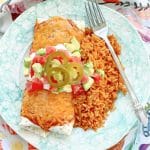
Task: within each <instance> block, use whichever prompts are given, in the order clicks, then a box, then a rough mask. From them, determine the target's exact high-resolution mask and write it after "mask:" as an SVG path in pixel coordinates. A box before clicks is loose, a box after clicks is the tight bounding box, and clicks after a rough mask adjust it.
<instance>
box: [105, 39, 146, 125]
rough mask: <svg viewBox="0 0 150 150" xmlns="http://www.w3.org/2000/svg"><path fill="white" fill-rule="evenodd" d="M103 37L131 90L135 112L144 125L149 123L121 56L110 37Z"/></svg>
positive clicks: (128, 88) (129, 90)
mask: <svg viewBox="0 0 150 150" xmlns="http://www.w3.org/2000/svg"><path fill="white" fill-rule="evenodd" d="M103 39H104V40H105V42H106V44H107V46H108V48H109V50H110V52H111V55H112V57H113V59H114V61H115V63H116V65H117V67H118V70H119V72H120V74H121V76H122V78H123V80H124V82H125V85H126V87H127V90H128V92H129V95H130V96H131V99H132V102H133V106H134V110H135V113H136V114H137V116H138V118H139V119H140V121H141V122H142V123H143V125H147V123H148V118H147V116H146V113H145V111H144V109H143V107H142V105H141V104H140V102H139V100H138V98H137V96H136V94H135V92H134V90H133V88H132V86H131V84H130V82H129V80H128V78H127V76H126V74H125V72H124V70H123V68H122V66H121V63H120V61H119V58H118V57H117V55H116V53H115V51H114V49H113V47H112V46H111V44H110V41H109V40H108V38H107V37H103Z"/></svg>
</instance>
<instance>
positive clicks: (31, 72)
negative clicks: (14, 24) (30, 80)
mask: <svg viewBox="0 0 150 150" xmlns="http://www.w3.org/2000/svg"><path fill="white" fill-rule="evenodd" d="M30 75H31V77H33V76H34V71H33V68H32V67H31V69H30Z"/></svg>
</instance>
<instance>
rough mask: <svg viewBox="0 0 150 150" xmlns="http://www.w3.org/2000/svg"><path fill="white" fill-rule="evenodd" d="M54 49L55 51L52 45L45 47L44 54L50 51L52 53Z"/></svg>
mask: <svg viewBox="0 0 150 150" xmlns="http://www.w3.org/2000/svg"><path fill="white" fill-rule="evenodd" d="M55 51H56V49H55V47H52V46H47V47H46V55H49V54H50V53H53V52H55Z"/></svg>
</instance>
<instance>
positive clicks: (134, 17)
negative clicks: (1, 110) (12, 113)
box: [0, 0, 150, 150]
mask: <svg viewBox="0 0 150 150" xmlns="http://www.w3.org/2000/svg"><path fill="white" fill-rule="evenodd" d="M40 1H42V0H12V1H11V3H9V4H8V5H7V6H5V8H4V10H3V11H5V14H1V13H0V37H1V36H2V34H3V33H4V32H5V31H6V30H7V28H8V27H9V25H10V24H11V22H12V21H13V20H14V19H15V18H16V17H17V16H18V15H20V13H22V12H23V11H24V10H25V9H27V8H28V7H30V6H32V5H34V4H35V3H37V2H40ZM110 1H111V0H105V1H101V0H100V3H102V4H106V2H110ZM112 1H115V0H112ZM112 1H111V2H112ZM0 2H1V0H0ZM122 3H123V4H126V3H127V2H125V1H123V2H122ZM123 4H122V5H121V2H119V3H118V5H119V7H118V5H116V4H113V3H109V4H106V5H108V6H109V7H111V8H114V9H116V10H117V11H119V12H120V13H122V14H124V15H125V16H126V17H127V18H128V19H129V20H130V21H131V22H132V23H133V25H134V26H135V27H136V29H137V30H138V32H139V33H140V35H141V37H142V39H143V41H144V44H145V48H146V50H147V53H148V55H149V61H150V9H148V7H147V5H145V8H143V9H142V10H141V9H140V11H139V10H138V9H134V8H133V7H121V6H124V5H123ZM133 4H134V3H133ZM146 4H147V3H146ZM126 6H127V5H126ZM134 7H135V6H134ZM137 8H139V7H137ZM4 15H5V16H4ZM6 18H7V19H6ZM6 22H7V23H6ZM1 23H2V24H1ZM149 95H150V93H149ZM148 101H149V103H150V98H149V100H148ZM146 130H147V131H148V133H149V136H147V137H145V136H144V134H143V126H142V125H141V124H140V123H138V124H136V125H135V126H134V127H133V128H132V129H131V131H130V133H129V134H128V135H127V136H126V137H125V142H124V145H123V148H122V149H124V150H138V149H139V150H150V117H149V126H147V127H146ZM0 150H36V148H34V147H33V146H32V145H30V144H29V143H27V142H26V141H24V140H23V139H22V138H21V137H19V136H18V135H17V134H16V133H15V131H13V130H12V129H11V128H10V127H9V125H7V124H6V123H5V121H4V120H3V119H2V118H1V117H0Z"/></svg>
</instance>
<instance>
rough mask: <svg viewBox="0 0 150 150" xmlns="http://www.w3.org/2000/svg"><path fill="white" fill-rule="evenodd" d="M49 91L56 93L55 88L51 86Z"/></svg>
mask: <svg viewBox="0 0 150 150" xmlns="http://www.w3.org/2000/svg"><path fill="white" fill-rule="evenodd" d="M49 90H50V91H52V92H54V91H57V88H56V87H52V86H51V87H50V89H49Z"/></svg>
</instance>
